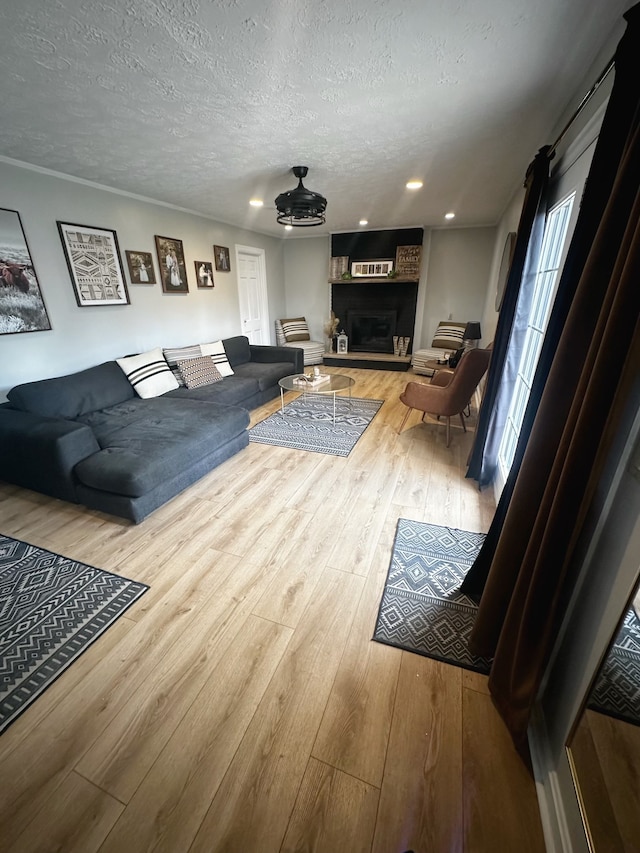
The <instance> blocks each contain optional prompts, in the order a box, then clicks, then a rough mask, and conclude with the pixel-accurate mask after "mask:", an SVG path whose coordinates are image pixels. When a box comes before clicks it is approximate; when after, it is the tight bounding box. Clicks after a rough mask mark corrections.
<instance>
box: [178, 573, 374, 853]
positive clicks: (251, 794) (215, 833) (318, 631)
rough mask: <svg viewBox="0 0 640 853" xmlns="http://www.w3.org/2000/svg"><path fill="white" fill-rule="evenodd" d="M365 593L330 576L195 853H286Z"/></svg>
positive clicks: (358, 583)
mask: <svg viewBox="0 0 640 853" xmlns="http://www.w3.org/2000/svg"><path fill="white" fill-rule="evenodd" d="M362 586H363V579H362V578H360V577H357V576H356V575H352V574H346V573H344V572H336V571H333V570H331V569H327V570H326V571H325V572H324V573H323V576H322V582H321V583H320V584H319V585H318V595H317V596H316V597H315V599H314V601H313V602H311V603H310V605H309V607H308V608H307V610H306V612H305V614H304V618H303V619H302V620H301V621H300V625H299V627H298V629H297V630H296V632H295V634H294V636H293V637H292V639H291V641H290V643H289V646H288V648H287V651H286V652H285V654H284V656H283V658H282V660H281V662H280V664H279V666H278V669H277V670H276V673H275V675H274V677H273V679H272V681H271V684H270V685H269V687H268V688H267V690H266V692H265V695H264V698H263V700H262V702H261V703H260V705H259V706H258V709H257V711H256V714H255V716H254V718H253V720H252V721H251V724H250V725H249V728H248V729H247V733H246V734H245V736H244V738H243V740H242V743H241V744H240V747H239V748H238V751H237V753H236V755H235V757H234V760H233V762H232V763H231V766H230V767H229V770H228V771H227V774H226V776H225V778H224V780H223V782H222V784H221V786H220V788H219V790H218V793H217V794H216V796H215V798H214V800H213V803H212V804H211V808H210V809H209V811H208V812H207V815H206V817H205V819H204V821H203V823H202V826H201V827H200V831H199V832H198V835H197V836H196V838H195V840H194V843H193V845H192V847H191V848H190V853H210V851H211V850H212V849H213V850H229V851H231V850H237V851H240V850H247V851H249V850H255V851H258V850H259V851H260V853H275V851H278V850H279V849H280V846H281V844H282V841H283V838H284V835H285V832H286V829H287V825H288V823H289V818H290V816H291V812H292V811H293V807H294V804H295V800H296V796H297V792H298V790H299V787H300V784H301V782H302V778H303V776H304V772H305V769H306V765H307V762H308V758H309V755H310V753H311V747H312V745H313V742H314V740H315V736H316V733H317V731H318V726H319V724H320V719H321V717H322V713H323V711H324V707H325V704H326V701H327V698H328V695H329V691H330V689H331V685H332V683H333V679H334V676H335V672H336V670H337V667H338V664H339V662H340V658H341V656H342V651H343V648H344V644H345V642H346V639H347V635H348V632H349V630H350V627H351V622H352V619H353V616H354V613H355V610H356V607H357V604H358V600H359V597H360V593H361V591H362Z"/></svg>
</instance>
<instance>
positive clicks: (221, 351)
mask: <svg viewBox="0 0 640 853" xmlns="http://www.w3.org/2000/svg"><path fill="white" fill-rule="evenodd" d="M200 352H201V354H202V355H208V356H209V357H210V358H211V360H212V361H213V363H214V364H215V366H216V367H217V368H218V371H219V373H220V375H221V376H233V368H232V367H231V365H230V364H229V359H228V356H227V352H226V350H225V348H224V344H223V343H222V341H214V342H213V343H210V344H200Z"/></svg>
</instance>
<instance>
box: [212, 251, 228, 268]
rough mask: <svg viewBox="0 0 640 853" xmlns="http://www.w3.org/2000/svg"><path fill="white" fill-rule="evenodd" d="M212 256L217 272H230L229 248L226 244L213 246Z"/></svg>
mask: <svg viewBox="0 0 640 853" xmlns="http://www.w3.org/2000/svg"><path fill="white" fill-rule="evenodd" d="M213 257H214V258H215V261H216V271H217V272H231V260H230V258H229V249H228V248H227V247H226V246H214V247H213Z"/></svg>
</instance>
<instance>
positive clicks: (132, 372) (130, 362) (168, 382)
mask: <svg viewBox="0 0 640 853" xmlns="http://www.w3.org/2000/svg"><path fill="white" fill-rule="evenodd" d="M116 361H117V362H118V364H119V365H120V367H121V368H122V370H123V372H124V375H125V376H126V377H127V379H128V380H129V382H130V383H131V384H132V385H133V389H134V391H135V392H136V394H137V395H138V397H143V398H144V399H148V398H149V397H159V396H160V395H161V394H166V393H167V391H173V390H174V389H175V388H178V387H179V385H178V380H177V379H176V378H175V376H174V375H173V373H172V372H171V368H170V367H169V365H168V364H167V362H166V361H165V358H164V356H163V355H162V350H161V349H160V347H156V349H152V350H149V352H143V353H140V355H131V356H127V357H126V358H117V359H116Z"/></svg>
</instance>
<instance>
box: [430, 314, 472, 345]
mask: <svg viewBox="0 0 640 853" xmlns="http://www.w3.org/2000/svg"><path fill="white" fill-rule="evenodd" d="M466 328H467V324H466V323H454V322H453V321H452V320H444V321H441V322H440V323H438V328H437V329H436V333H435V335H434V338H433V340H432V341H431V346H432V347H436V349H450V350H456V349H459V348H460V347H461V346H462V336H463V335H464V330H465V329H466Z"/></svg>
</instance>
